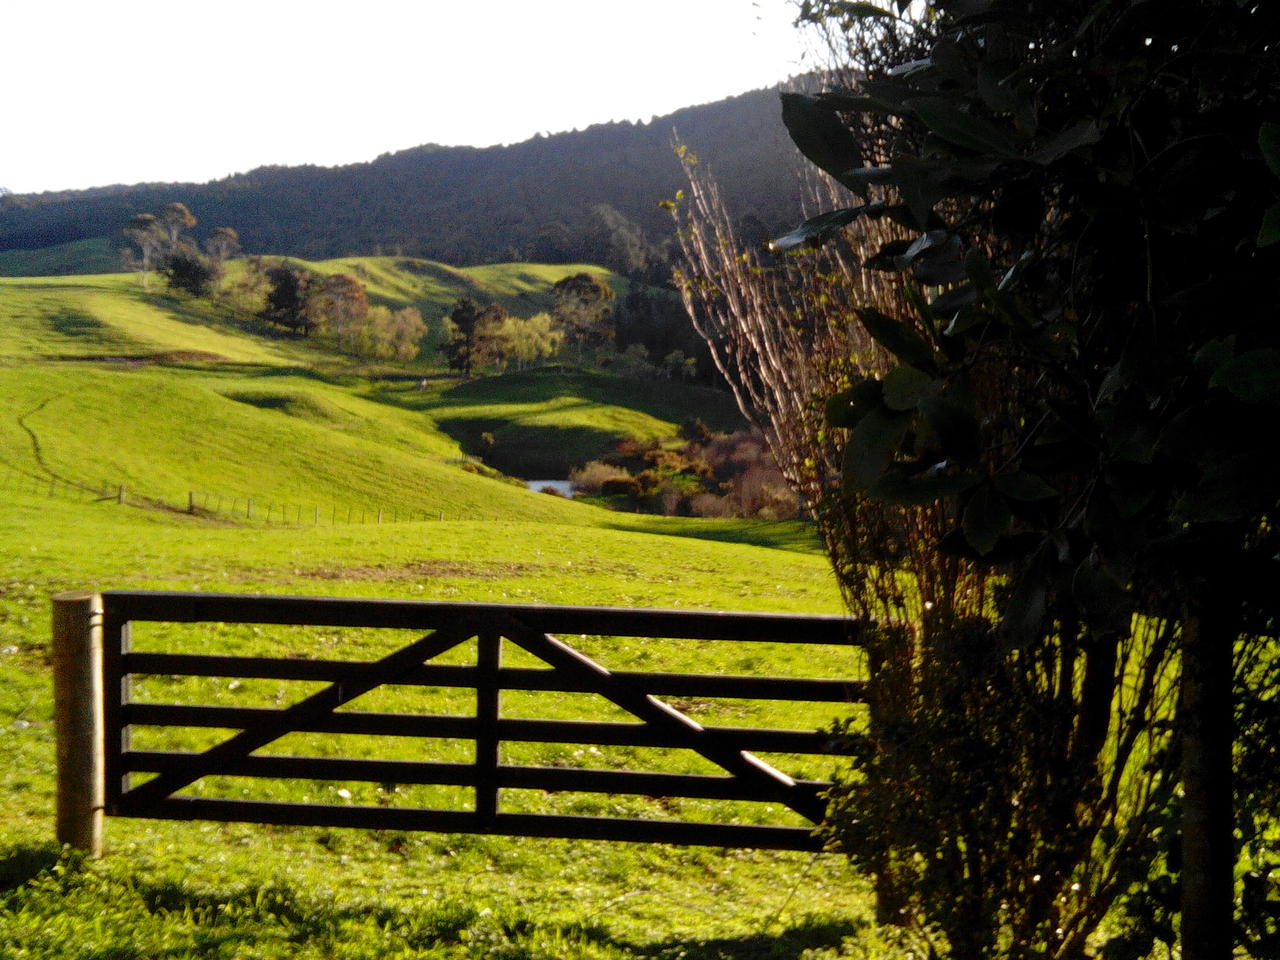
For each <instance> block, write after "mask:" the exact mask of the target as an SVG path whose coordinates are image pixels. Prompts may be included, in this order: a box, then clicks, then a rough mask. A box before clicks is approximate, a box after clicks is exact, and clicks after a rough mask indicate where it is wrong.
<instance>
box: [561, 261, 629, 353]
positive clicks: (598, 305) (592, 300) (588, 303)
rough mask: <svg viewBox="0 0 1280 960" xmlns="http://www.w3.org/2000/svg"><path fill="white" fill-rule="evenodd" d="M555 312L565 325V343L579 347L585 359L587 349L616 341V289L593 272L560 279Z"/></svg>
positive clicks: (578, 350)
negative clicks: (614, 319) (614, 296)
mask: <svg viewBox="0 0 1280 960" xmlns="http://www.w3.org/2000/svg"><path fill="white" fill-rule="evenodd" d="M551 292H552V293H553V294H554V295H555V298H556V299H555V306H553V307H552V308H551V315H552V316H553V317H555V319H556V320H557V321H558V322H559V323H560V324H561V325H562V326H563V327H564V337H565V342H566V343H567V344H569V345H572V346H574V347H576V349H577V353H578V361H579V362H581V361H582V359H583V356H584V352H585V350H586V349H589V348H592V347H597V346H603V345H605V344H608V343H612V342H613V337H614V330H613V311H612V307H611V304H612V301H613V288H612V287H610V286H609V285H608V284H607V283H605V282H604V281H602V280H600V279H599V278H597V277H595V276H593V275H592V274H589V273H575V274H573V275H572V276H568V277H565V278H563V279H562V280H558V281H556V283H555V284H554V285H553V286H552V288H551Z"/></svg>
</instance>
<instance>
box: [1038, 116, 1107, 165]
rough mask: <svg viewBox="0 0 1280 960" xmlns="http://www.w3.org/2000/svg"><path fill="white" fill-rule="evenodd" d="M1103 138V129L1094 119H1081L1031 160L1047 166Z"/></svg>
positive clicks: (1044, 146)
mask: <svg viewBox="0 0 1280 960" xmlns="http://www.w3.org/2000/svg"><path fill="white" fill-rule="evenodd" d="M1101 139H1102V131H1101V130H1099V129H1098V125H1097V124H1096V123H1094V122H1093V121H1092V120H1081V121H1080V122H1079V123H1077V124H1076V125H1075V126H1072V127H1068V128H1067V129H1066V130H1063V131H1062V132H1061V133H1059V134H1058V135H1057V136H1055V137H1054V138H1053V139H1051V140H1050V141H1049V142H1048V143H1046V144H1044V145H1043V146H1042V147H1041V148H1040V149H1039V150H1037V151H1036V152H1035V153H1033V154H1031V161H1032V162H1033V163H1038V164H1041V165H1042V166H1047V165H1049V164H1051V163H1053V162H1054V161H1055V160H1058V159H1060V158H1062V157H1065V156H1066V155H1067V154H1068V153H1070V152H1071V151H1072V150H1078V149H1079V148H1080V147H1087V146H1089V145H1090V144H1093V143H1097V142H1098V141H1099V140H1101Z"/></svg>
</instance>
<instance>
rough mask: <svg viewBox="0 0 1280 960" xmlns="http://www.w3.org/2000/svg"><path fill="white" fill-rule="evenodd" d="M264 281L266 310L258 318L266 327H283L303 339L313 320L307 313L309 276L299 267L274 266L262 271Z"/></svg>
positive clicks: (307, 271) (310, 282)
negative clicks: (272, 325) (273, 325)
mask: <svg viewBox="0 0 1280 960" xmlns="http://www.w3.org/2000/svg"><path fill="white" fill-rule="evenodd" d="M264 272H265V276H266V281H267V296H266V306H264V307H263V309H262V313H261V314H260V316H261V317H262V319H264V320H266V321H267V322H268V323H274V324H276V325H277V326H281V327H284V328H285V329H286V330H291V331H293V332H294V333H298V334H301V335H302V336H304V337H305V336H306V335H307V334H309V333H310V332H311V330H312V327H313V325H314V318H313V316H312V315H308V312H307V309H306V307H307V296H308V291H309V288H310V287H311V284H312V280H313V277H312V274H311V272H310V271H309V270H305V269H303V268H301V267H291V266H288V265H287V264H283V263H281V264H277V265H276V266H274V267H268V268H267V269H266V270H265V271H264Z"/></svg>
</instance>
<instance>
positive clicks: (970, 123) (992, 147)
mask: <svg viewBox="0 0 1280 960" xmlns="http://www.w3.org/2000/svg"><path fill="white" fill-rule="evenodd" d="M907 106H909V107H910V108H911V109H912V110H913V111H914V112H915V114H916V116H918V117H919V118H920V120H921V121H922V122H923V123H924V125H925V126H926V127H928V128H929V130H930V131H931V132H932V133H935V134H937V135H938V136H939V137H941V138H942V139H943V140H946V141H947V142H948V143H953V144H955V145H956V146H958V147H963V148H964V149H965V150H972V151H973V152H974V153H987V154H994V155H996V156H998V157H1003V158H1004V159H1007V160H1015V159H1018V158H1019V156H1020V154H1019V152H1018V150H1017V148H1016V146H1015V141H1014V136H1013V131H1012V130H1010V129H1008V128H1006V127H1001V126H998V125H997V124H995V123H992V122H991V121H990V120H984V119H982V118H981V117H975V116H971V115H970V114H967V113H965V112H964V111H963V110H961V109H960V108H959V105H958V104H957V103H955V102H954V101H952V100H948V99H946V98H945V97H918V98H916V99H914V100H910V101H908V102H907Z"/></svg>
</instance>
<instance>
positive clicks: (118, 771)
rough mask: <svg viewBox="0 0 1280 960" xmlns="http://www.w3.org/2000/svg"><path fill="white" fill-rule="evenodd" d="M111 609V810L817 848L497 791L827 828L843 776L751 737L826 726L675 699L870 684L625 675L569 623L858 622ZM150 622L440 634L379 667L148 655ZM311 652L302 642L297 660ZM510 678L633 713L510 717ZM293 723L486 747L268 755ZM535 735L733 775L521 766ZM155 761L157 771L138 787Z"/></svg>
mask: <svg viewBox="0 0 1280 960" xmlns="http://www.w3.org/2000/svg"><path fill="white" fill-rule="evenodd" d="M101 604H102V613H103V616H102V636H103V655H102V662H103V667H102V679H103V682H104V684H105V690H106V695H105V697H104V702H103V709H102V713H103V720H104V724H103V731H104V732H103V734H102V740H103V743H104V745H105V750H104V753H105V768H106V773H105V781H106V782H105V791H106V796H105V808H106V812H107V813H108V814H110V815H115V816H137V817H152V818H163V819H206V820H234V821H249V822H262V823H275V824H309V825H323V826H353V827H371V828H384V829H421V830H433V831H446V832H467V833H478V834H506V835H519V836H535V837H570V838H591V839H612V840H632V841H656V842H667V843H689V844H707V845H714V846H732V847H761V848H775V849H796V850H816V849H820V847H821V843H820V841H819V840H818V839H817V838H815V836H814V834H813V829H812V827H797V826H787V825H776V826H775V825H768V824H743V823H736V822H734V823H708V822H701V821H698V822H692V821H683V820H660V819H650V818H635V819H629V818H619V817H612V816H581V815H560V814H544V813H516V812H508V811H504V810H502V809H501V806H500V802H499V791H501V790H504V789H516V790H541V791H547V792H548V793H551V794H555V793H559V792H567V793H572V794H606V795H608V794H625V795H637V796H642V797H673V798H675V797H679V798H693V799H707V800H732V801H754V802H766V803H771V804H781V805H782V806H784V807H787V808H790V809H791V810H792V811H795V812H796V813H798V814H800V815H801V816H802V817H804V818H806V819H807V820H808V821H809V822H811V823H813V824H816V823H818V822H820V821H821V819H822V816H823V813H824V810H825V800H824V799H823V791H824V790H825V789H826V788H827V787H828V786H829V783H828V782H826V781H819V780H812V779H797V778H793V777H791V776H789V775H787V774H786V773H784V772H782V771H780V770H778V769H776V768H775V767H773V766H772V765H770V764H769V763H767V762H765V761H764V760H761V759H760V758H759V757H757V756H756V755H755V753H754V752H753V751H760V752H767V753H778V754H788V755H819V754H824V753H830V752H831V748H830V744H829V742H828V738H827V736H826V735H824V734H823V733H821V732H819V731H818V730H817V729H809V730H788V729H772V728H767V727H732V726H704V725H702V724H700V723H698V722H697V721H695V720H693V719H691V718H690V717H688V716H687V715H685V714H684V713H682V712H681V711H680V710H679V709H677V708H676V706H675V705H673V704H672V703H669V702H667V701H665V700H662V699H660V697H664V696H665V697H679V698H684V697H689V698H716V699H743V700H780V701H806V702H813V703H857V702H861V701H862V700H863V694H864V689H863V685H862V683H861V682H860V681H858V680H853V679H851V680H843V679H828V678H809V677H759V676H725V675H718V674H686V673H663V672H652V671H649V672H640V671H617V672H615V671H611V670H609V669H607V668H605V667H604V666H602V665H601V664H599V663H596V662H595V661H594V660H591V659H590V658H588V657H586V656H585V655H583V654H582V653H581V652H580V651H578V650H576V649H575V648H573V647H572V646H569V645H568V644H566V643H564V642H563V640H562V639H558V638H557V637H556V636H554V634H559V635H562V636H563V635H565V634H571V635H582V636H597V637H638V638H651V639H657V640H683V641H695V642H696V641H704V640H715V641H737V642H766V641H767V642H773V643H788V644H820V645H834V646H842V647H849V646H857V645H858V640H859V634H860V624H859V623H858V622H857V621H852V620H849V619H847V618H844V617H832V616H797V615H780V614H757V613H717V612H710V613H708V612H689V611H679V610H628V609H617V608H609V607H544V606H529V605H508V604H454V603H431V602H420V601H395V600H359V599H347V598H332V597H270V596H256V595H237V594H195V593H170V592H152V591H109V592H106V593H104V594H102V595H101ZM140 622H163V623H203V622H213V623H242V624H274V625H288V626H318V627H353V628H387V629H397V630H413V631H430V632H428V633H427V634H426V635H425V636H423V637H421V639H419V640H417V641H415V642H414V643H411V644H409V645H408V646H406V647H403V648H402V649H400V650H398V651H396V652H395V653H392V654H389V655H388V656H385V657H383V658H382V659H380V660H376V661H364V660H350V659H333V660H325V659H297V658H293V657H261V656H253V657H237V656H227V655H221V654H218V655H215V654H207V653H160V652H150V651H133V650H132V649H131V648H130V644H131V632H132V626H131V625H132V624H134V623H140ZM473 638H475V639H476V640H477V644H476V651H477V654H476V661H475V663H474V664H473V665H461V666H459V665H454V664H448V665H441V664H436V663H432V662H430V661H431V660H432V659H433V658H434V657H436V656H438V655H440V654H442V653H444V652H445V651H448V650H451V649H453V648H454V647H456V646H458V645H459V644H460V643H463V642H466V641H470V640H471V639H473ZM505 643H511V644H514V645H515V646H516V647H518V648H520V649H522V650H523V651H525V652H526V653H528V654H532V655H533V656H534V657H536V658H538V659H539V660H540V661H541V662H542V663H543V664H545V667H541V666H540V667H538V668H528V667H519V668H513V667H504V666H502V664H501V650H502V647H503V644H505ZM310 653H311V651H308V650H300V651H299V654H300V655H301V656H308V655H309V654H310ZM144 675H160V676H166V677H173V678H184V677H204V678H210V677H213V678H257V679H271V680H282V681H303V682H306V683H308V684H310V685H311V687H312V688H314V686H315V684H317V683H318V684H322V685H324V684H327V686H323V687H322V688H321V689H320V690H318V691H315V692H311V693H308V694H307V695H305V696H303V697H302V698H301V699H299V700H297V701H296V702H294V703H292V704H290V705H288V706H285V707H281V708H274V707H248V706H246V707H238V706H236V707H233V706H220V705H214V704H191V703H156V702H150V701H148V702H137V701H135V700H133V699H132V698H131V686H132V682H133V678H134V677H135V676H144ZM382 685H394V686H396V687H433V688H470V689H474V690H475V714H474V715H467V716H457V715H451V714H447V713H441V714H418V713H414V714H406V713H393V712H376V711H370V710H349V709H342V708H344V707H345V706H346V705H347V704H348V703H351V702H352V701H353V700H355V699H356V698H358V697H360V696H362V695H364V694H365V693H367V692H369V691H371V690H373V689H376V688H377V687H379V686H382ZM505 691H527V692H549V693H579V694H580V693H588V694H597V695H599V696H601V697H603V698H604V699H605V700H606V701H608V702H610V703H612V704H613V705H614V706H615V707H620V708H621V709H622V710H624V711H626V712H627V713H629V714H631V715H632V717H633V718H634V720H635V721H636V722H617V721H596V720H563V719H543V718H524V717H521V718H515V717H507V716H503V715H502V714H501V711H500V708H499V701H500V696H501V694H502V693H503V692H505ZM149 727H177V728H207V729H221V730H227V731H230V735H229V736H228V738H227V739H224V740H222V741H221V742H218V743H217V744H216V745H215V746H213V747H210V748H209V749H207V750H204V751H186V750H172V749H159V750H155V749H134V748H133V747H132V744H131V731H132V730H134V729H135V728H149ZM815 727H816V724H815ZM293 733H304V734H317V733H318V734H332V735H347V734H356V735H366V736H369V735H372V736H377V737H394V738H404V737H413V738H440V739H443V740H449V741H467V742H469V743H471V744H472V745H473V746H474V761H473V762H469V763H463V762H420V761H416V760H405V759H369V758H357V757H335V756H323V757H321V756H298V755H293V754H288V753H279V752H267V748H268V747H269V745H270V744H272V743H273V742H275V741H276V740H279V739H280V738H281V737H284V736H286V735H288V734H293ZM521 742H523V743H544V744H545V743H558V744H592V745H600V746H635V747H662V748H670V749H678V750H686V751H692V752H694V753H696V754H698V755H700V756H701V757H703V758H705V759H706V760H709V761H711V762H712V763H713V764H715V765H716V766H718V767H719V768H721V769H722V770H723V771H724V773H725V775H717V776H712V775H707V774H703V773H668V772H658V771H642V770H619V769H588V768H579V767H572V766H536V765H521V764H516V763H511V762H506V761H505V759H504V758H503V756H502V750H501V745H502V744H504V743H521ZM325 752H327V750H326V751H325ZM146 775H152V776H151V778H150V779H145V780H140V781H139V777H144V776H146ZM214 776H217V777H235V778H247V779H249V780H252V781H254V782H260V781H262V780H290V779H297V780H315V781H328V782H352V783H355V782H370V783H381V784H403V785H438V786H447V787H456V788H463V789H469V790H471V791H473V795H474V804H473V808H472V809H443V810H441V809H430V808H425V807H407V806H406V807H400V806H360V805H354V804H342V805H338V804H326V803H297V802H283V801H273V800H259V799H231V798H225V799H224V798H217V797H206V796H199V795H193V794H191V793H184V792H181V791H184V790H187V789H189V788H191V787H192V786H193V785H194V784H197V783H198V782H200V781H202V780H203V779H204V778H206V777H214ZM197 790H198V788H197Z"/></svg>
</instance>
